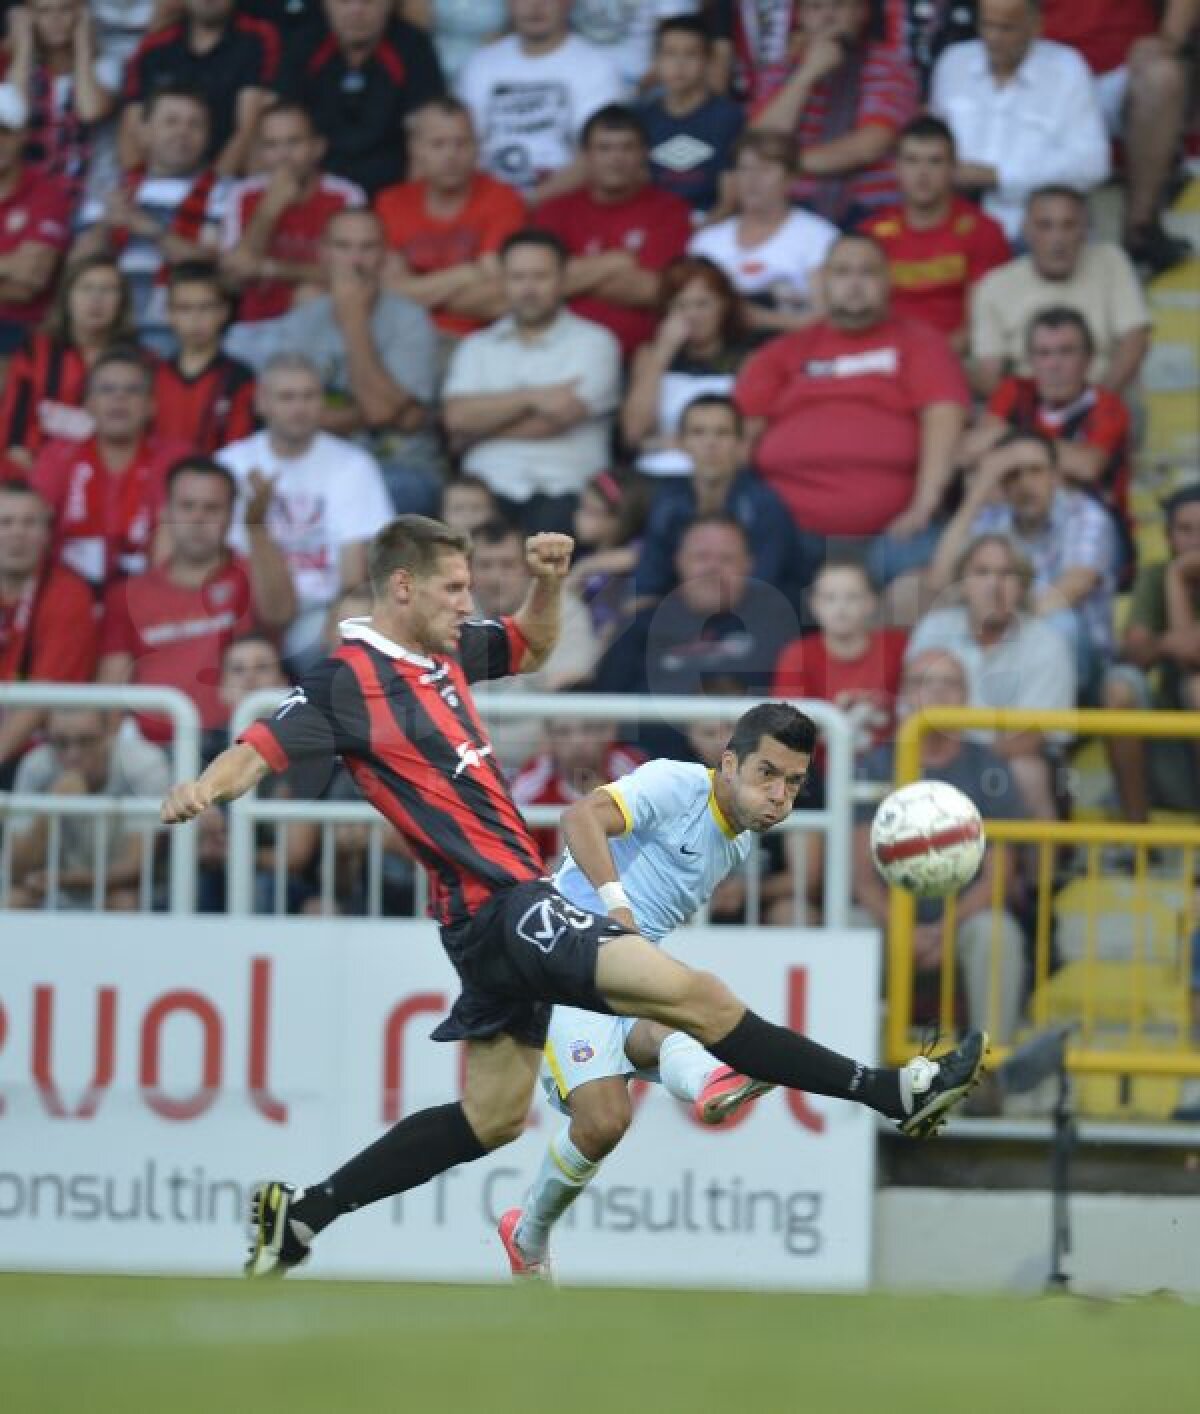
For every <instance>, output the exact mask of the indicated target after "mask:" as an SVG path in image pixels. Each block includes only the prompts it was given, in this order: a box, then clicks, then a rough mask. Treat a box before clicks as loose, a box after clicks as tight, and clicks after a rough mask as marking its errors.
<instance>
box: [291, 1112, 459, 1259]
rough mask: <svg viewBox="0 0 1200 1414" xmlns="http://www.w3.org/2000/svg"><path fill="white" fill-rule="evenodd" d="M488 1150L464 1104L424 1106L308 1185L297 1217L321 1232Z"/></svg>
mask: <svg viewBox="0 0 1200 1414" xmlns="http://www.w3.org/2000/svg"><path fill="white" fill-rule="evenodd" d="M485 1152H486V1150H485V1149H484V1147H483V1145H482V1144H481V1143H480V1142H479V1140H478V1139H477V1138H476V1137H475V1131H474V1130H473V1129H472V1128H471V1126H470V1125H469V1124H468V1123H467V1117H466V1115H465V1114H464V1113H463V1107H462V1105H438V1106H436V1107H434V1108H433V1109H428V1110H418V1112H417V1113H416V1114H415V1115H409V1116H408V1117H407V1119H402V1120H401V1121H400V1123H399V1124H396V1125H393V1126H392V1128H391V1129H389V1130H388V1132H387V1133H386V1134H383V1135H381V1136H380V1137H379V1138H378V1139H376V1141H375V1142H374V1144H369V1145H368V1146H367V1147H366V1148H365V1149H364V1150H363V1151H362V1153H360V1154H355V1156H354V1158H352V1159H351V1160H350V1161H349V1163H345V1164H343V1165H342V1167H341V1168H340V1169H338V1170H337V1172H336V1173H332V1174H330V1175H329V1177H328V1178H327V1179H325V1180H324V1181H323V1182H321V1183H314V1184H313V1186H312V1187H311V1188H306V1189H305V1190H304V1197H303V1198H301V1199H299V1200H298V1201H297V1202H295V1203H293V1204H292V1209H291V1215H292V1217H294V1218H297V1219H299V1221H300V1222H302V1223H305V1224H307V1225H308V1226H309V1227H310V1228H312V1230H313V1232H320V1231H321V1229H322V1228H323V1227H328V1226H329V1224H330V1223H331V1222H333V1220H334V1218H337V1217H340V1216H341V1215H342V1214H343V1213H351V1212H353V1211H354V1209H355V1208H365V1207H366V1206H367V1204H368V1203H377V1202H378V1201H379V1200H380V1199H381V1198H390V1197H391V1196H392V1195H393V1194H395V1193H404V1192H407V1190H408V1189H410V1188H418V1187H419V1186H420V1185H421V1184H422V1183H428V1182H429V1180H430V1179H431V1178H436V1176H437V1175H438V1174H439V1173H444V1172H445V1171H446V1170H447V1169H450V1168H453V1167H454V1165H455V1164H465V1163H469V1162H470V1161H471V1160H472V1159H478V1158H481V1157H482V1156H483V1154H484V1153H485Z"/></svg>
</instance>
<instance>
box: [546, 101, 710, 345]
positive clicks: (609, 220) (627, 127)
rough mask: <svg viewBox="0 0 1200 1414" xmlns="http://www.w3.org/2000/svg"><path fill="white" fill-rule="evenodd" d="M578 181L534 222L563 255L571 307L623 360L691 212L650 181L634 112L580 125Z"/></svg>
mask: <svg viewBox="0 0 1200 1414" xmlns="http://www.w3.org/2000/svg"><path fill="white" fill-rule="evenodd" d="M581 143H582V149H583V163H584V174H585V185H584V186H583V187H581V188H580V189H579V190H578V191H573V192H568V193H567V194H566V195H565V196H560V197H556V198H555V199H554V200H553V201H548V202H546V203H545V205H543V206H542V207H540V208H539V210H538V225H539V226H541V227H542V228H543V229H545V230H547V231H551V232H552V233H553V234H554V235H556V236H557V237H558V238H559V239H560V240H561V241H562V242H563V244H564V245H565V246H566V247H567V250H568V251H569V252H570V255H571V259H570V261H569V262H568V265H567V293H568V294H569V295H572V296H574V298H573V299H572V302H571V308H572V309H573V310H574V311H575V313H576V314H579V315H581V316H582V317H583V318H584V319H590V320H592V321H593V322H594V323H596V324H603V325H604V327H605V328H606V329H609V330H611V332H612V333H613V334H614V335H615V336H616V338H617V341H618V342H619V343H620V345H621V351H622V353H623V354H624V355H625V356H626V358H628V357H629V355H630V354H632V353H633V351H634V349H636V348H637V347H638V346H639V345H640V344H643V343H645V341H646V340H647V339H649V338H651V337H652V335H653V334H654V326H655V322H656V310H657V305H658V299H659V286H660V282H661V274H662V271H663V270H664V269H665V268H666V266H668V265H669V264H670V263H671V261H672V260H674V259H675V258H676V256H680V255H682V254H683V253H684V251H685V249H686V248H687V242H688V235H689V234H690V232H691V221H692V218H691V212H690V210H689V209H688V206H687V204H686V203H685V202H683V201H681V200H680V199H679V197H677V196H674V195H672V194H671V193H670V192H665V191H660V190H659V189H658V188H657V187H655V186H653V185H652V184H651V182H650V168H649V164H648V162H647V157H646V138H645V134H644V133H643V132H642V128H641V125H640V124H639V122H638V120H637V115H636V114H635V113H634V112H633V111H632V110H631V109H629V108H622V107H621V106H620V105H619V104H616V103H611V104H609V105H608V106H607V107H605V108H601V109H600V110H599V112H597V113H593V114H592V116H591V117H590V118H589V119H588V120H587V122H586V123H585V124H584V125H583V133H582V135H581Z"/></svg>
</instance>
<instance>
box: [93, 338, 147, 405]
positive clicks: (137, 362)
mask: <svg viewBox="0 0 1200 1414" xmlns="http://www.w3.org/2000/svg"><path fill="white" fill-rule="evenodd" d="M116 364H124V365H125V366H126V367H129V368H136V369H137V370H138V372H139V373H141V375H142V379H143V381H144V382H145V384H146V391H147V392H149V391H150V390H151V389H152V388H153V387H154V368H153V366H152V365H151V363H150V360H149V358H148V357H147V356H146V355H145V354H144V353H143V352H142V350H141V349H139V348H138V347H137V346H136V345H135V344H113V346H112V347H111V348H107V349H104V350H103V351H102V352H101V353H99V354H98V355H97V356H96V361H95V363H93V364H92V366H91V368H89V369H88V371H87V378H86V379H85V380H84V397H87V395H88V394H89V393H90V392H91V391H92V388H93V386H94V385H95V382H96V379H97V378H98V377H99V376H100V374H101V373H102V372H103V371H104V369H106V368H112V367H114V366H115V365H116Z"/></svg>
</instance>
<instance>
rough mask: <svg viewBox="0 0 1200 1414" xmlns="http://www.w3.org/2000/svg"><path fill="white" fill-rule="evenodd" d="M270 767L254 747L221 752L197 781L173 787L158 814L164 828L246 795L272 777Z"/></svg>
mask: <svg viewBox="0 0 1200 1414" xmlns="http://www.w3.org/2000/svg"><path fill="white" fill-rule="evenodd" d="M270 773H271V768H270V766H268V765H267V763H266V761H265V760H264V759H263V757H262V756H260V755H259V753H258V752H257V751H256V750H255V749H254V747H252V746H247V745H246V744H245V743H244V742H243V743H239V744H238V745H236V746H231V747H229V748H228V750H226V751H222V752H221V754H220V756H218V757H217V758H216V760H214V761H213V762H212V763H211V764H210V765H209V766H208V767H207V768H206V769H205V770H204V771H203V772H202V773H201V775H200V777H199V778H198V779H197V780H194V781H180V782H179V784H178V785H176V786H172V788H171V790H170V792H169V793H168V795H167V798H166V799H165V800H164V801H163V803H162V810H161V811H160V812H159V813H160V815H161V817H162V822H163V824H164V825H181V824H182V823H183V822H184V821H185V820H193V819H195V817H196V816H197V815H199V814H201V813H202V812H203V811H205V810H207V809H208V807H209V806H210V805H220V804H222V803H223V802H224V801H227V800H236V799H237V798H238V796H239V795H245V794H246V792H247V791H248V790H253V789H254V787H255V786H256V785H257V784H258V783H259V781H261V780H262V779H263V777H264V776H267V775H270Z"/></svg>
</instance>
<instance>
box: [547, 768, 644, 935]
mask: <svg viewBox="0 0 1200 1414" xmlns="http://www.w3.org/2000/svg"><path fill="white" fill-rule="evenodd" d="M560 823H561V826H562V834H563V843H564V844H565V845H566V846H567V848H568V849H569V850H570V851H571V858H572V859H573V860H574V861H575V863H576V864H578V866H579V868H580V869H581V870H582V871H583V873H584V874H585V875H586V876H587V878H588V879H589V880H590V881H591V884H592V886H593V888H594V889H595V890H596V892H597V893H598V894H599V895H600V897H601V898H602V899H603V900H604V906H605V908H606V909H607V910H608V915H609V917H610V918H615V919H616V920H617V922H618V923H624V924H625V926H626V927H627V928H628V929H629V930H630V932H632V933H636V932H637V920H636V919H635V918H634V916H633V910H632V908H630V906H629V900H628V899H627V898H626V897H625V890H624V889H623V888H622V887H621V878H620V875H619V874H618V872H617V866H616V862H615V860H614V859H613V854H612V850H611V849H610V848H609V845H608V842H609V840H610V839H612V838H613V837H614V836H616V835H623V834H624V833H625V831H626V829H627V824H626V820H625V816H624V815H623V814H622V812H621V807H620V806H619V805H618V804H617V802H616V801H615V800H614V799H613V798H612V796H611V795H609V793H608V791H606V790H594V791H592V792H591V794H590V795H585V796H584V798H583V799H582V800H577V801H575V803H574V804H573V805H568V806H567V808H566V809H565V810H564V811H563V813H562V820H561V822H560Z"/></svg>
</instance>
